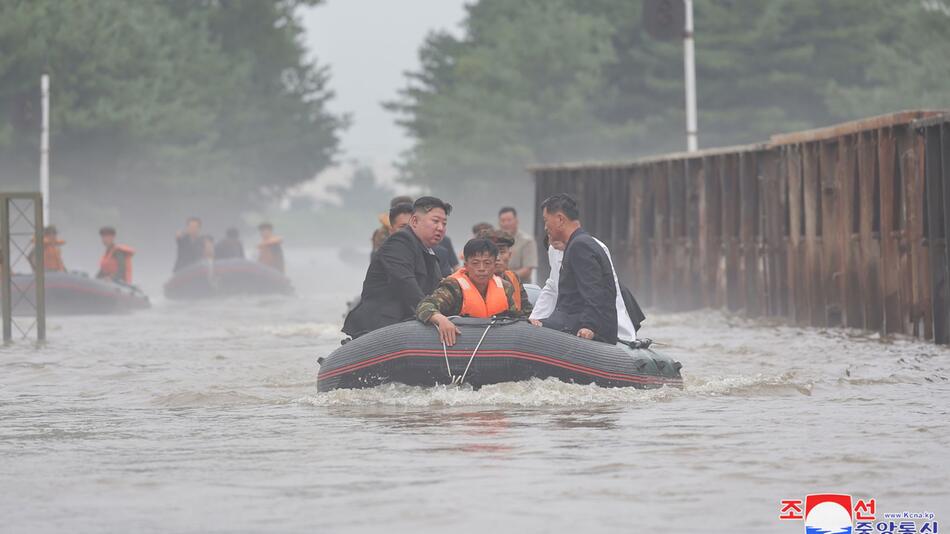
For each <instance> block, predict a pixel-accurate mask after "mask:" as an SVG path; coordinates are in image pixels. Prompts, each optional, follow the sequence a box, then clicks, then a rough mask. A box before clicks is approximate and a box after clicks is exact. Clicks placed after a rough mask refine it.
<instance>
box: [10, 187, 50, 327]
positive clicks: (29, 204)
mask: <svg viewBox="0 0 950 534" xmlns="http://www.w3.org/2000/svg"><path fill="white" fill-rule="evenodd" d="M31 240H32V243H31ZM42 243H43V195H41V194H40V193H0V315H2V317H3V341H4V343H9V342H11V341H12V340H13V332H14V328H15V329H16V330H17V332H18V333H19V334H20V336H21V337H22V338H23V339H26V338H27V337H29V336H30V333H31V332H32V331H33V330H34V329H35V331H36V340H37V341H40V342H42V341H45V340H46V278H45V271H44V268H43V266H44V260H43V246H42ZM34 245H35V246H34ZM31 247H32V261H30V259H31V258H30V252H29V250H30V248H31ZM23 264H26V265H27V266H28V267H29V269H30V270H31V271H32V274H33V276H32V277H31V278H30V280H31V282H29V283H27V285H26V287H20V286H19V285H18V284H22V282H14V281H13V274H14V273H15V271H16V270H17V268H18V267H22V265H23ZM30 286H32V287H30ZM31 289H32V293H33V296H34V298H33V300H32V301H31V300H30V299H29V298H28V295H29V294H30V293H31V291H30V290H31ZM14 290H16V291H15V293H16V294H14ZM23 306H31V307H32V308H33V310H34V312H35V313H34V317H33V322H32V323H31V324H29V325H24V324H21V323H20V322H18V321H17V319H16V318H15V317H14V316H13V311H14V309H22V307H23Z"/></svg>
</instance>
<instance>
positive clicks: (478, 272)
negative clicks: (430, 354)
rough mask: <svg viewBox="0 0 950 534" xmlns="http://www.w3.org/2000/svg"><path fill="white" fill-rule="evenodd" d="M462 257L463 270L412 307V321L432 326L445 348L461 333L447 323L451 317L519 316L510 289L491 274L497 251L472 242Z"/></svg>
mask: <svg viewBox="0 0 950 534" xmlns="http://www.w3.org/2000/svg"><path fill="white" fill-rule="evenodd" d="M462 253H463V254H464V257H465V263H464V265H463V267H462V268H461V269H459V270H458V271H456V272H454V273H452V275H451V276H448V277H446V278H444V279H443V280H442V281H441V282H440V283H439V286H438V287H437V288H436V289H435V291H433V292H432V294H431V295H429V296H428V297H426V298H424V299H422V301H421V302H419V306H418V307H416V319H418V320H419V321H421V322H422V323H427V324H428V323H431V324H434V325H435V326H436V327H437V328H438V329H439V339H441V340H442V342H443V343H445V344H446V345H447V346H449V347H451V346H452V345H455V341H456V338H457V337H458V335H459V334H460V333H461V331H460V330H459V329H458V327H456V326H455V323H453V322H452V320H451V319H449V317H451V316H456V315H459V316H462V317H478V318H482V319H486V318H488V317H494V316H496V315H508V316H513V317H519V316H522V315H523V314H522V312H521V311H519V310H518V309H517V307H516V306H515V290H514V287H513V286H512V285H511V283H510V282H508V280H506V279H504V278H502V277H501V276H498V275H496V274H495V265H496V263H497V261H498V247H496V246H495V244H494V243H492V242H491V241H490V240H488V239H472V240H471V241H469V242H468V243H466V244H465V248H464V249H463V252H462Z"/></svg>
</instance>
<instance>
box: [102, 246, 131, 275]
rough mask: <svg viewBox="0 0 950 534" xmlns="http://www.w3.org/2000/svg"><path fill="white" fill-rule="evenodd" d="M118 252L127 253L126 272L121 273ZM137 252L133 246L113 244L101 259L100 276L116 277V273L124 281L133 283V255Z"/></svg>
mask: <svg viewBox="0 0 950 534" xmlns="http://www.w3.org/2000/svg"><path fill="white" fill-rule="evenodd" d="M116 252H124V253H125V272H123V273H119V260H117V259H116V257H115V253H116ZM134 254H135V250H133V249H132V248H131V247H127V246H125V245H112V247H111V248H109V249H108V250H106V252H105V254H103V255H102V259H100V260H99V276H100V277H102V278H110V279H114V278H115V277H116V275H117V274H118V275H120V276H121V279H122V281H123V282H125V283H126V284H131V283H132V256H133V255H134Z"/></svg>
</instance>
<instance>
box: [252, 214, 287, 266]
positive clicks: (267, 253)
mask: <svg viewBox="0 0 950 534" xmlns="http://www.w3.org/2000/svg"><path fill="white" fill-rule="evenodd" d="M257 229H258V230H259V231H260V233H261V242H260V243H258V244H257V248H258V249H259V256H258V257H257V261H259V262H260V263H263V264H264V265H267V266H268V267H272V268H274V269H277V270H278V271H280V272H284V249H283V247H282V246H281V243H282V242H283V241H284V240H283V239H282V238H280V237H277V236H276V235H274V225H272V224H271V223H269V222H263V223H261V224H259V225H258V226H257Z"/></svg>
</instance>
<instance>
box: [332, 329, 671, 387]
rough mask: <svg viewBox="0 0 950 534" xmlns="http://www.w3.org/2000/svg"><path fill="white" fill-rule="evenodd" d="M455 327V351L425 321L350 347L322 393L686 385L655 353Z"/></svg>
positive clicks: (551, 334)
mask: <svg viewBox="0 0 950 534" xmlns="http://www.w3.org/2000/svg"><path fill="white" fill-rule="evenodd" d="M454 321H455V324H456V325H457V326H458V327H459V329H460V330H461V331H462V335H461V336H459V338H458V342H457V343H456V344H455V346H453V347H449V348H447V349H444V348H443V346H442V343H441V342H440V341H439V336H438V332H437V331H436V329H435V327H433V326H431V325H429V326H426V325H423V324H422V323H419V322H417V321H407V322H404V323H399V324H395V325H391V326H388V327H386V328H381V329H379V330H377V331H375V332H371V333H369V334H366V335H364V336H361V337H359V338H357V339H355V340H353V341H350V342H349V343H346V344H345V345H343V346H342V347H340V348H338V349H337V350H335V351H333V353H331V354H330V355H329V356H327V357H326V358H320V360H319V362H320V371H319V374H318V377H317V390H318V391H331V390H334V389H355V388H370V387H375V386H379V385H382V384H387V383H401V384H407V385H410V386H435V385H438V384H452V383H463V382H464V383H466V384H470V385H472V386H473V387H476V388H477V387H480V386H484V385H488V384H497V383H501V382H517V381H521V380H529V379H531V378H540V379H545V378H557V379H559V380H562V381H564V382H572V383H577V384H597V385H599V386H604V387H635V388H644V389H646V388H658V387H661V386H677V387H678V386H682V383H683V378H682V376H681V375H680V367H681V365H680V363H679V362H675V361H673V360H672V359H670V358H668V357H666V356H663V355H661V354H658V353H657V352H654V351H653V350H650V349H649V348H637V349H634V348H630V347H627V346H625V345H621V344H618V345H607V344H605V343H599V342H596V341H588V340H585V339H581V338H579V337H577V336H572V335H570V334H565V333H562V332H556V331H554V330H550V329H547V328H538V327H535V326H532V325H530V324H528V323H527V322H525V321H519V320H511V319H497V320H495V321H494V322H493V321H491V320H487V319H469V318H458V319H454ZM489 325H491V326H489ZM476 349H477V350H476ZM473 353H474V357H473V356H472V355H473Z"/></svg>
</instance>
